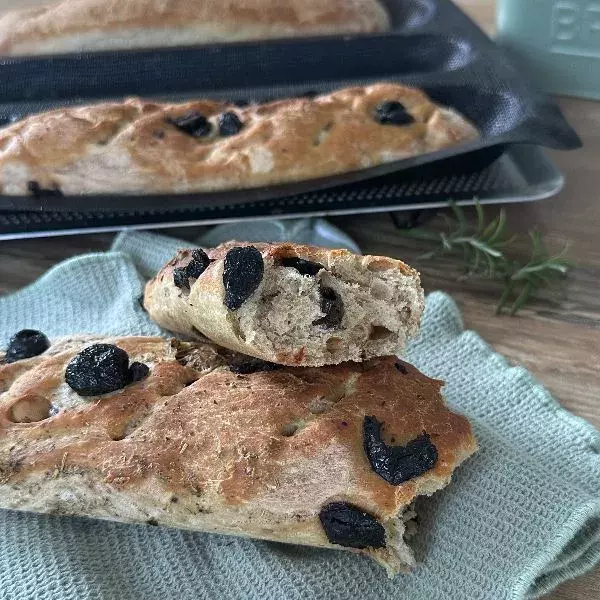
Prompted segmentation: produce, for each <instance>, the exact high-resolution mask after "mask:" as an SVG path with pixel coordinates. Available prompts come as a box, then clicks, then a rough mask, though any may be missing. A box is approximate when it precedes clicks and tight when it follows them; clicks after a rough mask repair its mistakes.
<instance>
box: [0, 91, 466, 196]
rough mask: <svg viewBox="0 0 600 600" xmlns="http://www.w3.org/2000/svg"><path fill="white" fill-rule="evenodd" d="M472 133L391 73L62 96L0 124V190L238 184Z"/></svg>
mask: <svg viewBox="0 0 600 600" xmlns="http://www.w3.org/2000/svg"><path fill="white" fill-rule="evenodd" d="M476 137H477V132H476V130H475V128H474V127H473V126H472V125H471V124H470V123H469V122H468V121H467V120H466V119H464V118H463V117H461V116H459V115H458V114H456V113H454V112H452V111H451V110H448V109H445V108H441V107H439V106H437V105H435V104H434V103H433V102H431V100H429V98H428V97H427V96H426V95H425V94H424V93H422V92H420V91H418V90H415V89H411V88H407V87H404V86H401V85H396V84H391V83H390V84H383V83H382V84H377V85H371V86H368V87H354V88H347V89H343V90H339V91H337V92H334V93H331V94H327V95H323V96H318V97H316V98H314V99H309V98H291V99H286V100H280V101H276V102H271V103H268V104H262V105H261V104H258V105H250V106H247V107H245V108H240V107H236V106H234V105H232V104H227V103H224V102H216V101H213V100H198V101H195V102H188V103H186V104H154V103H151V102H144V101H142V100H136V99H133V100H128V101H126V102H123V103H113V104H98V105H94V106H86V107H77V108H73V107H70V108H62V109H60V110H55V111H52V112H48V113H43V114H40V115H34V116H31V117H29V118H26V119H24V120H23V121H21V122H19V123H15V124H14V125H11V126H10V127H7V128H5V129H2V130H0V193H1V194H5V195H28V194H34V195H47V194H54V195H56V194H64V195H78V194H144V193H149V194H153V193H191V192H209V191H219V190H231V189H247V188H255V187H262V186H268V185H276V184H284V183H289V182H296V181H305V180H310V179H315V178H319V177H328V176H331V175H335V174H339V173H347V172H351V171H357V170H361V169H365V168H367V167H372V166H377V165H381V164H383V163H388V162H392V161H395V160H400V159H404V158H408V157H411V156H416V155H420V154H425V153H428V152H434V151H436V150H441V149H443V148H446V147H448V146H452V145H455V144H459V143H461V142H466V141H468V140H472V139H475V138H476ZM84 207H85V202H83V201H82V208H84Z"/></svg>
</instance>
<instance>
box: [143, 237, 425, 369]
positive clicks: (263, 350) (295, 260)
mask: <svg viewBox="0 0 600 600" xmlns="http://www.w3.org/2000/svg"><path fill="white" fill-rule="evenodd" d="M240 248H246V249H247V252H240ZM194 253H196V255H199V254H200V253H202V254H203V251H201V250H200V249H198V250H196V251H193V250H181V251H180V252H179V253H178V254H177V256H176V257H175V258H174V259H173V260H171V261H170V262H169V263H167V265H166V266H165V267H164V268H163V269H162V270H161V271H160V272H159V273H158V275H157V276H156V277H155V278H154V279H152V280H151V281H150V282H148V284H147V286H146V292H145V296H144V306H145V308H146V310H147V311H148V313H149V315H150V317H151V318H152V319H153V320H154V321H155V322H156V323H157V324H158V325H160V326H161V327H164V328H165V329H168V330H169V331H173V332H177V333H181V334H186V335H187V336H191V337H195V335H197V334H202V335H204V336H207V337H208V338H210V339H211V340H213V341H214V342H215V343H217V344H220V345H221V346H225V347H226V348H229V349H231V350H235V351H237V352H241V353H243V354H248V355H250V356H255V357H257V358H261V359H263V360H266V361H271V362H274V363H279V364H285V365H292V366H296V365H297V366H320V365H325V364H337V363H341V362H344V361H347V360H354V361H361V360H364V359H367V358H371V357H374V356H387V355H391V354H399V353H401V352H402V351H403V350H404V346H405V343H406V341H407V339H408V338H410V337H412V336H413V335H415V334H416V333H417V330H418V328H419V322H420V318H421V313H422V312H423V307H424V297H423V289H422V288H421V284H420V279H419V274H418V273H417V272H416V271H415V270H413V269H411V268H410V267H408V266H407V265H405V264H404V263H403V262H401V261H399V260H394V259H391V258H385V257H380V256H359V255H356V254H353V253H352V252H349V251H347V250H328V249H325V248H314V247H311V246H302V245H299V244H291V243H279V244H265V243H254V244H250V243H246V242H228V243H226V244H222V245H221V246H219V247H217V248H215V249H213V250H208V251H207V254H206V255H205V256H206V258H205V259H204V261H203V262H204V267H203V268H198V266H197V265H198V261H197V260H196V259H194V258H193V255H194ZM236 256H239V258H240V259H239V260H236ZM232 258H233V259H234V260H233V261H232ZM299 259H300V260H299ZM209 260H210V261H211V262H208V261H209ZM229 263H232V264H229ZM190 265H191V266H190ZM192 267H196V268H195V269H192ZM232 286H238V289H232ZM228 287H229V293H228ZM232 291H233V292H238V294H237V295H236V293H233V294H232V293H231V292H232ZM232 300H233V302H232Z"/></svg>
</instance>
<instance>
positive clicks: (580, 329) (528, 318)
mask: <svg viewBox="0 0 600 600" xmlns="http://www.w3.org/2000/svg"><path fill="white" fill-rule="evenodd" d="M36 4H41V2H40V0H0V11H2V10H5V9H8V8H14V7H17V6H30V5H36ZM458 4H460V5H461V6H463V7H464V8H465V9H466V10H467V11H468V12H469V13H470V14H471V15H472V16H473V17H474V18H475V19H476V20H477V21H478V22H479V23H480V24H481V25H482V26H483V27H484V28H485V29H486V30H487V31H489V32H492V31H493V28H494V1H493V0H480V1H477V0H459V1H458ZM560 103H561V105H562V107H563V109H564V111H565V112H566V115H567V117H568V118H569V119H570V121H571V122H572V124H573V125H574V126H575V128H576V129H577V130H578V132H579V133H580V135H581V137H582V138H583V140H584V144H585V148H584V149H583V150H578V151H575V152H569V153H557V152H555V153H553V154H552V155H553V158H554V159H555V161H556V162H557V163H558V165H559V166H560V168H561V169H562V170H563V172H564V173H565V174H566V175H567V185H566V188H565V189H564V191H563V192H561V193H560V194H559V195H558V196H556V197H555V198H553V199H551V200H546V201H542V202H539V203H531V204H527V205H524V204H521V205H514V206H509V207H508V215H509V224H510V226H511V228H513V229H514V230H515V231H517V232H526V231H527V230H528V229H531V228H533V227H536V228H538V229H539V230H540V231H541V232H542V233H543V234H544V235H545V237H546V239H547V240H548V242H549V245H550V246H551V247H554V248H559V247H561V246H562V244H564V243H565V242H569V243H570V244H571V252H570V255H571V257H572V258H573V259H574V260H575V261H576V264H577V266H576V268H574V269H573V270H572V272H571V273H570V275H569V277H568V279H567V280H566V282H565V284H564V286H563V287H561V288H559V289H558V291H557V292H555V293H553V294H544V295H543V297H541V298H539V299H538V300H536V301H535V302H534V303H533V304H531V305H530V306H529V307H528V308H527V309H526V310H524V311H523V312H522V313H521V314H520V316H518V317H516V318H510V317H495V316H493V307H494V301H495V300H496V298H497V297H498V288H497V286H495V285H493V284H489V283H485V282H475V281H467V282H464V281H459V280H458V277H459V275H460V271H459V270H458V268H457V267H456V266H455V264H453V262H451V261H449V260H435V261H432V262H430V263H422V264H419V265H418V266H419V268H420V270H421V272H422V274H423V282H424V286H425V288H426V289H427V290H428V291H430V290H435V289H442V290H445V291H447V292H450V293H451V294H452V295H453V296H454V298H455V299H456V300H457V301H458V303H459V305H460V307H461V309H462V311H463V315H464V319H465V322H466V325H467V327H470V328H473V329H475V330H477V331H478V332H479V333H480V334H481V335H482V336H483V337H484V338H485V339H486V340H487V341H488V342H489V343H490V344H492V345H493V346H494V348H496V350H497V351H499V352H501V353H502V354H504V355H506V356H507V357H508V358H509V359H510V360H512V361H513V362H514V363H519V364H523V365H525V366H526V367H527V368H529V369H530V370H531V371H532V372H533V373H534V374H535V375H536V376H537V377H538V378H539V379H540V380H541V381H542V382H543V383H544V384H545V385H546V386H547V387H548V388H549V389H550V390H551V391H552V392H553V393H554V395H555V396H556V397H557V398H558V399H559V400H560V401H561V402H562V403H563V404H564V405H565V406H566V407H567V408H569V409H570V410H572V411H573V412H574V413H576V414H578V415H581V416H583V417H585V418H587V419H588V420H590V421H591V422H592V423H594V424H595V425H596V426H598V427H600V202H599V201H598V194H599V191H600V103H594V102H590V101H585V100H576V99H561V100H560ZM331 220H332V221H333V222H334V223H335V224H336V225H338V226H339V227H341V228H342V229H343V230H345V231H346V232H348V233H349V234H350V235H351V236H353V237H354V238H355V239H356V240H357V241H358V242H359V243H360V245H361V247H362V248H363V250H364V251H365V252H368V253H375V254H388V255H391V256H396V257H401V258H403V259H405V260H406V261H408V262H409V263H411V262H415V263H416V257H417V256H418V255H419V254H420V253H421V252H422V248H420V247H417V245H415V244H414V243H412V242H409V241H407V240H406V239H405V238H403V237H402V236H401V235H399V233H398V232H397V230H396V229H395V228H394V226H393V224H392V222H391V220H390V218H389V216H387V215H372V216H360V217H351V216H349V217H339V218H335V219H331ZM168 233H171V234H172V235H178V236H180V237H187V238H189V239H192V238H193V237H194V236H195V235H197V234H198V233H199V231H198V229H197V228H196V229H181V230H173V231H170V232H168ZM111 239H112V235H82V236H76V237H59V238H51V239H45V240H27V241H14V242H0V294H6V293H9V292H12V291H14V290H17V289H19V288H21V287H22V286H24V285H26V284H28V283H30V282H31V281H33V280H34V279H35V278H36V277H38V276H39V275H41V274H42V273H43V272H44V271H46V270H47V269H48V268H50V267H51V266H52V265H54V264H56V263H57V262H59V261H60V260H63V259H64V258H67V257H70V256H74V255H76V254H80V253H82V252H87V251H94V250H102V249H105V248H107V247H108V245H109V243H110V241H111ZM547 598H548V599H552V600H597V599H598V598H600V569H596V570H595V571H593V572H592V573H589V574H588V575H585V576H583V577H580V578H579V579H577V580H575V581H571V582H569V583H566V584H564V585H563V586H561V587H560V588H559V589H558V590H557V591H555V592H554V593H553V594H550V595H549V596H548V597H547Z"/></svg>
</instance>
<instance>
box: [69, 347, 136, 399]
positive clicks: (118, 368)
mask: <svg viewBox="0 0 600 600" xmlns="http://www.w3.org/2000/svg"><path fill="white" fill-rule="evenodd" d="M129 377H130V375H129V356H128V354H127V352H125V350H122V349H121V348H117V346H113V345H112V344H94V345H93V346H89V347H87V348H84V349H83V350H82V351H81V352H80V353H79V354H78V355H77V356H75V357H74V358H73V359H72V360H71V362H70V363H69V364H68V365H67V369H66V371H65V381H66V382H67V384H68V385H69V386H70V387H71V388H72V389H74V390H75V391H76V392H77V393H78V394H79V395H80V396H97V395H99V394H107V393H108V392H114V391H115V390H120V389H123V388H124V387H125V386H126V385H127V384H128V383H129Z"/></svg>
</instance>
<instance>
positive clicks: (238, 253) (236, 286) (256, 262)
mask: <svg viewBox="0 0 600 600" xmlns="http://www.w3.org/2000/svg"><path fill="white" fill-rule="evenodd" d="M264 272H265V265H264V262H263V258H262V254H261V253H260V252H259V251H258V250H257V249H256V248H255V247H254V246H237V247H235V248H232V249H231V250H230V251H229V252H228V253H227V255H226V256H225V261H224V267H223V285H224V287H225V299H224V304H225V306H226V307H227V308H228V309H229V310H237V309H238V308H240V307H241V306H242V304H244V302H246V300H248V298H250V296H252V294H253V293H254V292H255V291H256V289H257V288H258V286H259V285H260V283H261V281H262V279H263V275H264Z"/></svg>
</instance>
